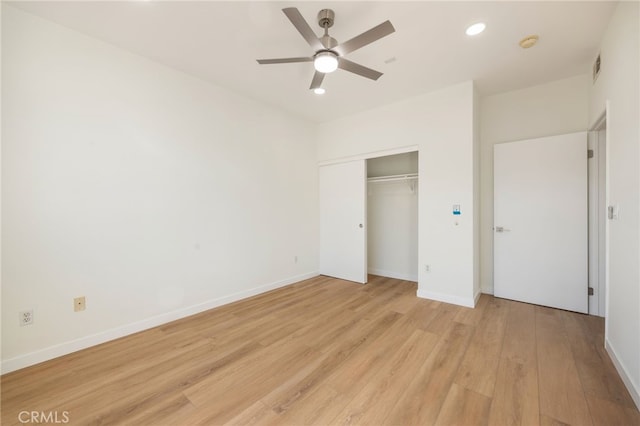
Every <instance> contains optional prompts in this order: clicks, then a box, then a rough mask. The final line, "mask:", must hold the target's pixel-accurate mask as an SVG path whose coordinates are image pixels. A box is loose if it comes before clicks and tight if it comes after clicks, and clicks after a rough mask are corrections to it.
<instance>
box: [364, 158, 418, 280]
mask: <svg viewBox="0 0 640 426" xmlns="http://www.w3.org/2000/svg"><path fill="white" fill-rule="evenodd" d="M366 161H367V164H366V170H367V213H366V215H367V236H366V237H367V265H368V266H367V271H368V273H370V274H374V275H380V276H384V277H390V278H398V279H403V280H409V281H418V152H417V151H416V152H408V153H404V154H397V155H389V156H385V157H377V158H371V159H368V160H366Z"/></svg>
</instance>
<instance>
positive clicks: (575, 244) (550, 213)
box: [493, 132, 588, 313]
mask: <svg viewBox="0 0 640 426" xmlns="http://www.w3.org/2000/svg"><path fill="white" fill-rule="evenodd" d="M493 167H494V222H493V223H494V293H495V295H496V296H498V297H503V298H507V299H513V300H520V301H523V302H528V303H535V304H538V305H544V306H551V307H555V308H560V309H566V310H570V311H576V312H584V313H586V312H587V310H588V295H587V289H588V284H587V258H588V257H587V256H588V253H587V250H588V245H587V188H588V187H587V134H586V132H584V133H572V134H569V135H560V136H551V137H546V138H540V139H531V140H525V141H519V142H511V143H505V144H498V145H495V146H494V166H493Z"/></svg>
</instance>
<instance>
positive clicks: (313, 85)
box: [309, 71, 325, 90]
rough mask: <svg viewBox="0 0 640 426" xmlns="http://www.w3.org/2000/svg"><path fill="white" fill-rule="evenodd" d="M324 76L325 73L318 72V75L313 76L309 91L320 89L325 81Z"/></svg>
mask: <svg viewBox="0 0 640 426" xmlns="http://www.w3.org/2000/svg"><path fill="white" fill-rule="evenodd" d="M324 76H325V73H323V72H318V71H316V73H315V74H314V75H313V80H311V86H309V89H311V90H313V89H317V88H318V87H320V85H321V84H322V80H324Z"/></svg>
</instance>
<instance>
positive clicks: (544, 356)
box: [2, 276, 640, 426]
mask: <svg viewBox="0 0 640 426" xmlns="http://www.w3.org/2000/svg"><path fill="white" fill-rule="evenodd" d="M415 294H416V284H415V283H411V282H407V281H399V280H394V279H388V278H381V277H374V276H372V277H371V280H370V283H369V284H367V285H365V286H361V285H358V284H353V283H348V282H344V281H340V280H336V279H331V278H326V277H318V278H314V279H311V280H307V281H303V282H300V283H297V284H294V285H291V286H288V287H285V288H282V289H279V290H275V291H272V292H270V293H266V294H263V295H260V296H257V297H254V298H251V299H247V300H244V301H240V302H237V303H234V304H231V305H227V306H224V307H221V308H218V309H214V310H211V311H208V312H205V313H202V314H199V315H196V316H193V317H190V318H186V319H184V320H180V321H177V322H174V323H170V324H167V325H165V326H162V327H158V328H155V329H152V330H149V331H146V332H143V333H139V334H136V335H132V336H129V337H126V338H123V339H119V340H116V341H113V342H110V343H106V344H103V345H100V346H96V347H93V348H90V349H87V350H84V351H81V352H77V353H75V354H71V355H68V356H66V357H62V358H58V359H56V360H52V361H49V362H46V363H43V364H40V365H37V366H34V367H31V368H27V369H24V370H20V371H17V372H14V373H10V374H7V375H5V376H3V377H2V424H4V425H13V424H20V423H19V421H18V413H19V412H20V411H22V410H26V411H31V410H36V411H41V412H42V411H43V412H49V411H54V412H55V411H57V412H58V413H59V414H58V416H59V417H58V418H59V419H60V418H62V413H63V412H64V411H67V412H68V416H69V419H70V422H69V424H132V425H143V424H150V425H191V424H211V425H216V424H260V425H288V424H291V425H302V424H312V423H313V424H320V425H334V424H347V423H358V424H365V425H382V424H392V425H431V424H438V425H476V424H477V425H486V424H490V425H510V424H521V425H536V424H543V425H562V424H569V425H581V426H582V425H591V424H594V425H639V424H640V415H639V413H638V411H637V410H636V409H635V406H634V404H633V401H632V400H631V398H630V396H629V394H628V393H627V391H626V389H625V387H624V385H623V384H622V382H621V380H620V378H619V376H618V375H617V373H616V371H615V370H614V367H613V365H612V364H611V361H610V359H609V358H608V356H607V354H606V352H605V351H604V348H603V321H602V319H601V318H596V317H589V316H586V315H580V314H574V313H570V312H565V311H559V310H554V309H548V308H543V307H536V306H532V305H527V304H523V303H517V302H512V301H507V300H502V299H496V298H494V297H490V296H486V295H483V296H482V297H481V298H480V301H479V304H478V306H477V307H476V309H468V308H462V307H458V306H454V305H448V304H445V303H438V302H433V301H428V300H423V299H418V298H416V296H415Z"/></svg>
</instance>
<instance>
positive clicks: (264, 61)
mask: <svg viewBox="0 0 640 426" xmlns="http://www.w3.org/2000/svg"><path fill="white" fill-rule="evenodd" d="M256 61H258V63H259V64H262V65H266V64H290V63H292V62H312V61H313V58H312V57H309V58H280V59H256Z"/></svg>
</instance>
